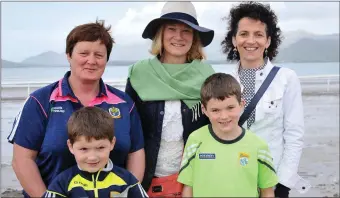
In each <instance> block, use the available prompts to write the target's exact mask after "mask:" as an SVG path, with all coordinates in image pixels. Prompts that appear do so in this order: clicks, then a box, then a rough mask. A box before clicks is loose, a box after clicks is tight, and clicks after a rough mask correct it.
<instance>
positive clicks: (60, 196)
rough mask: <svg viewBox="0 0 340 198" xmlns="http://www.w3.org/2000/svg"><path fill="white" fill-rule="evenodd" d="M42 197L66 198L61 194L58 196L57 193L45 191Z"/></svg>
mask: <svg viewBox="0 0 340 198" xmlns="http://www.w3.org/2000/svg"><path fill="white" fill-rule="evenodd" d="M43 197H46V198H62V197H66V196H65V195H63V194H60V193H58V192H54V191H49V190H47V191H46V192H45V194H44V195H43Z"/></svg>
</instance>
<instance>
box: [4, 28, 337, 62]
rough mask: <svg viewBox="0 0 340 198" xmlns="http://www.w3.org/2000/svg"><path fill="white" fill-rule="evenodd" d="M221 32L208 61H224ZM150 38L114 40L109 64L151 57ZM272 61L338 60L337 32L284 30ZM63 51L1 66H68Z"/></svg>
mask: <svg viewBox="0 0 340 198" xmlns="http://www.w3.org/2000/svg"><path fill="white" fill-rule="evenodd" d="M223 38H224V35H221V34H220V35H218V34H216V35H215V38H214V41H213V42H212V43H211V44H210V45H209V46H208V47H206V48H205V49H204V51H205V53H206V55H207V57H208V60H207V61H206V62H208V63H211V64H223V63H226V60H225V59H226V56H225V55H224V54H223V53H222V49H221V45H220V43H221V41H222V40H223ZM150 44H151V42H150V41H148V40H145V41H144V42H143V43H138V44H135V45H130V46H127V45H119V44H116V45H115V46H114V48H113V49H112V52H111V56H110V61H109V63H108V65H112V66H115V65H120V66H121V65H131V64H133V63H134V62H136V61H137V60H140V59H145V58H148V57H151V55H150V53H149V52H148V50H149V49H150ZM274 61H275V62H339V34H331V35H315V34H312V33H309V32H305V31H293V32H287V33H285V34H284V39H283V42H282V44H281V46H280V49H279V54H278V56H277V57H276V59H275V60H274ZM67 65H68V62H67V59H66V55H65V53H57V52H54V51H47V52H44V53H41V54H38V55H36V56H32V57H29V58H27V59H25V60H23V61H22V62H20V63H17V62H10V61H6V60H2V66H3V67H23V66H24V67H30V66H35V67H37V66H67Z"/></svg>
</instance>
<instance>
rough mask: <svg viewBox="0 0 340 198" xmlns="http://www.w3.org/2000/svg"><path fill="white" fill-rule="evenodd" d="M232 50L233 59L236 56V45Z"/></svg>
mask: <svg viewBox="0 0 340 198" xmlns="http://www.w3.org/2000/svg"><path fill="white" fill-rule="evenodd" d="M233 51H234V53H233V59H236V58H237V49H236V47H234V49H233Z"/></svg>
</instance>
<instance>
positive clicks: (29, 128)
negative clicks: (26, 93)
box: [7, 96, 48, 151]
mask: <svg viewBox="0 0 340 198" xmlns="http://www.w3.org/2000/svg"><path fill="white" fill-rule="evenodd" d="M47 116H48V112H46V110H45V109H44V107H43V105H42V103H41V102H40V101H38V99H37V98H35V97H34V96H30V97H29V98H27V100H26V101H25V103H24V106H23V108H22V109H21V111H20V112H19V114H18V115H17V116H16V118H15V120H14V123H13V127H12V131H11V133H10V134H9V136H8V137H7V139H8V141H9V142H10V143H12V144H13V143H16V144H18V145H20V146H22V147H25V148H27V149H31V150H35V151H39V149H40V147H41V144H42V142H43V139H44V136H45V125H46V122H47Z"/></svg>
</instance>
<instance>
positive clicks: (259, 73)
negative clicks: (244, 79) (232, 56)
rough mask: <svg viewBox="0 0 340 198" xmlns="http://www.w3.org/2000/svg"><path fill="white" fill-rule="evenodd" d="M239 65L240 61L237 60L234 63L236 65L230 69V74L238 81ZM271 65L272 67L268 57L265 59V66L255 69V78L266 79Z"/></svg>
mask: <svg viewBox="0 0 340 198" xmlns="http://www.w3.org/2000/svg"><path fill="white" fill-rule="evenodd" d="M240 67H241V65H240V61H238V62H237V64H236V67H235V68H234V70H233V71H232V75H233V76H234V77H235V78H236V80H237V81H239V82H240V77H239V69H240ZM273 67H274V65H273V64H272V63H271V61H270V60H269V59H267V64H266V66H265V67H264V68H263V69H261V70H258V71H256V80H260V81H263V80H264V79H266V77H267V76H268V74H269V72H270V71H271V70H272V68H273Z"/></svg>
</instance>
